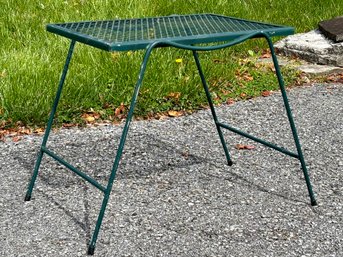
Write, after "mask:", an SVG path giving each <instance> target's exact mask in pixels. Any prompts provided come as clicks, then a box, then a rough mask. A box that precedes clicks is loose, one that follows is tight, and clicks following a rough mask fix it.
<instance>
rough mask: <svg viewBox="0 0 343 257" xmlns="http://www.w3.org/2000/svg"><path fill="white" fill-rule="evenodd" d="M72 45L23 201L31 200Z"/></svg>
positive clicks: (73, 42) (72, 44)
mask: <svg viewBox="0 0 343 257" xmlns="http://www.w3.org/2000/svg"><path fill="white" fill-rule="evenodd" d="M74 47H75V41H74V40H72V41H71V43H70V47H69V51H68V55H67V59H66V62H65V64H64V68H63V71H62V75H61V79H60V82H59V85H58V89H57V92H56V96H55V100H54V103H53V105H52V109H51V112H50V116H49V120H48V124H47V127H46V130H45V134H44V137H43V142H42V145H41V148H40V150H39V153H38V157H37V160H36V164H35V167H34V170H33V174H32V177H31V181H30V183H29V186H28V189H27V192H26V196H25V201H30V200H31V194H32V190H33V187H34V184H35V181H36V179H37V176H38V170H39V166H40V164H41V161H42V158H43V154H44V152H43V151H42V147H45V146H46V143H47V141H48V138H49V134H50V130H51V127H52V123H53V121H54V117H55V113H56V109H57V106H58V102H59V100H60V97H61V93H62V89H63V85H64V81H65V78H66V76H67V72H68V68H69V63H70V60H71V57H72V55H73V51H74Z"/></svg>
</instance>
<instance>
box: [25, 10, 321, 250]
mask: <svg viewBox="0 0 343 257" xmlns="http://www.w3.org/2000/svg"><path fill="white" fill-rule="evenodd" d="M47 30H48V31H49V32H52V33H55V34H57V35H60V36H63V37H66V38H69V39H70V40H71V43H70V47H69V51H68V54H67V58H66V61H65V65H64V68H63V71H62V75H61V79H60V82H59V85H58V89H57V93H56V97H55V100H54V103H53V105H52V110H51V113H50V117H49V120H48V123H47V128H46V130H45V134H44V137H43V141H42V145H41V147H40V150H39V154H38V157H37V160H36V164H35V167H34V171H33V174H32V178H31V180H30V183H29V186H28V189H27V193H26V196H25V201H29V200H30V199H31V195H32V190H33V187H34V184H35V181H36V178H37V175H38V170H39V167H40V164H41V160H42V157H43V155H44V154H47V155H48V156H50V157H52V158H53V159H55V160H56V161H58V162H59V163H61V164H63V165H64V166H66V167H67V168H68V169H70V170H71V171H73V172H74V173H76V174H77V175H79V176H80V177H82V178H83V179H85V180H86V181H88V182H89V183H90V184H92V185H93V186H95V187H96V188H98V189H99V190H100V191H102V192H103V194H104V198H103V201H102V205H101V209H100V212H99V216H98V220H97V223H96V225H95V229H94V232H93V236H92V238H91V240H90V243H89V246H88V254H90V255H92V254H94V250H95V244H96V240H97V237H98V234H99V231H100V227H101V223H102V220H103V217H104V214H105V209H106V206H107V202H108V199H109V196H110V193H111V189H112V185H113V181H114V179H115V176H116V172H117V169H118V166H119V162H120V158H121V156H122V153H123V149H124V145H125V140H126V136H127V133H128V130H129V126H130V122H131V120H132V116H133V111H134V107H135V104H136V101H137V97H138V93H139V90H140V88H141V85H142V81H143V77H144V73H145V70H146V67H147V63H148V59H149V57H150V55H151V52H152V50H153V49H155V48H159V47H175V48H179V49H184V50H189V51H192V52H193V56H194V60H195V63H196V66H197V69H198V72H199V76H200V79H201V82H202V84H203V88H204V90H205V93H206V97H207V100H208V103H209V106H210V111H211V113H212V116H213V119H214V124H215V126H216V129H217V132H218V135H219V139H220V141H221V144H222V146H223V149H224V152H225V156H226V160H227V163H228V165H230V166H231V165H232V161H231V158H230V154H229V151H228V148H227V146H226V142H225V139H224V137H223V134H222V129H228V130H230V131H232V132H234V133H237V134H239V135H242V136H244V137H247V138H249V139H252V140H254V141H256V142H258V143H261V144H263V145H265V146H267V147H271V148H273V149H275V150H277V151H279V152H281V153H284V154H286V155H289V156H291V157H294V158H296V159H298V160H299V161H300V164H301V168H302V171H303V173H304V177H305V181H306V185H307V189H308V193H309V196H310V200H311V205H313V206H314V205H316V204H317V203H316V200H315V196H314V193H313V191H312V186H311V182H310V178H309V175H308V172H307V168H306V164H305V160H304V157H303V153H302V150H301V145H300V142H299V139H298V135H297V131H296V126H295V124H294V120H293V117H292V112H291V108H290V106H289V103H288V99H287V94H286V90H285V87H284V82H283V78H282V75H281V72H280V68H279V65H278V62H277V58H276V56H275V51H274V48H273V44H272V41H271V37H273V36H285V35H290V34H293V33H294V29H293V28H292V27H287V26H280V25H274V24H266V23H261V22H255V21H248V20H243V19H237V18H232V17H226V16H221V15H215V14H192V15H171V16H164V17H153V18H141V19H118V20H106V21H85V22H72V23H60V24H49V25H47ZM251 38H264V39H265V40H266V41H267V43H268V46H269V48H270V51H271V54H272V59H273V63H274V66H275V71H276V77H277V80H278V83H279V86H280V90H281V94H282V98H283V102H284V107H285V109H286V113H287V117H288V121H289V124H290V129H291V131H292V135H293V138H294V143H295V146H296V150H297V152H292V151H289V150H287V149H285V148H283V147H279V146H277V145H276V144H273V143H270V142H267V141H265V140H262V139H260V138H257V137H255V136H253V135H250V134H247V133H245V132H243V131H240V130H238V129H236V128H234V127H232V126H230V125H228V124H226V123H223V122H220V121H219V119H218V117H217V115H216V111H215V107H214V105H213V102H212V99H211V94H210V91H209V89H208V86H207V83H206V79H205V75H204V73H203V71H202V68H201V65H200V60H199V57H198V51H214V50H218V49H223V48H227V47H230V46H233V45H236V44H239V43H242V42H244V41H246V40H248V39H251ZM76 42H80V43H83V44H87V45H90V46H93V47H96V48H99V49H102V50H105V51H131V50H139V49H144V50H145V55H144V58H143V60H142V65H141V67H140V72H139V76H138V80H137V83H136V86H135V89H134V92H133V95H132V99H131V104H130V108H129V112H128V115H127V118H126V122H125V125H124V128H123V131H122V135H121V138H120V142H119V146H118V150H117V153H116V156H115V159H114V163H113V167H112V171H111V174H110V177H109V180H108V183H107V185H106V186H104V185H101V184H100V183H99V182H97V181H96V180H95V179H93V178H92V177H90V176H89V175H87V174H85V173H84V172H82V171H80V170H78V169H77V168H75V167H74V166H73V165H71V164H70V163H68V162H67V161H65V160H63V159H62V158H61V157H59V156H58V154H57V153H54V152H53V151H51V150H49V149H48V148H47V147H46V144H47V141H48V137H49V133H50V130H51V126H52V123H53V120H54V116H55V112H56V109H57V105H58V102H59V100H60V96H61V92H62V88H63V84H64V81H65V78H66V75H67V71H68V67H69V63H70V60H71V57H72V54H73V50H74V46H75V43H76ZM203 43H216V44H210V45H209V44H207V45H206V44H205V45H199V44H203Z"/></svg>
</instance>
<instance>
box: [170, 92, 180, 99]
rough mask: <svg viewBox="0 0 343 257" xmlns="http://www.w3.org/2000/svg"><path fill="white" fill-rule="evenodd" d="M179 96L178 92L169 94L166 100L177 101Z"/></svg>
mask: <svg viewBox="0 0 343 257" xmlns="http://www.w3.org/2000/svg"><path fill="white" fill-rule="evenodd" d="M180 96H181V93H180V92H171V93H169V94H168V95H167V98H168V99H179V98H180Z"/></svg>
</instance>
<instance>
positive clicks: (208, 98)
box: [193, 50, 232, 166]
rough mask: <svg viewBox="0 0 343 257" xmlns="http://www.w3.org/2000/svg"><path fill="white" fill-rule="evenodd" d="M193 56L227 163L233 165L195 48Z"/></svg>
mask: <svg viewBox="0 0 343 257" xmlns="http://www.w3.org/2000/svg"><path fill="white" fill-rule="evenodd" d="M193 56H194V60H195V63H196V65H197V68H198V71H199V75H200V78H201V82H202V85H203V87H204V90H205V93H206V97H207V101H208V104H209V105H210V109H211V113H212V117H213V120H214V123H215V124H216V128H217V132H218V135H219V138H220V142H221V143H222V146H223V148H224V152H225V156H226V160H227V163H228V165H229V166H231V165H232V160H231V158H230V153H229V150H228V149H227V146H226V143H225V139H224V136H223V132H222V130H221V127H220V126H219V121H218V118H217V114H216V111H215V108H214V106H213V102H212V98H211V94H210V91H209V89H208V86H207V82H206V79H205V75H204V73H203V71H202V68H201V64H200V61H199V56H198V53H197V52H196V51H195V50H193Z"/></svg>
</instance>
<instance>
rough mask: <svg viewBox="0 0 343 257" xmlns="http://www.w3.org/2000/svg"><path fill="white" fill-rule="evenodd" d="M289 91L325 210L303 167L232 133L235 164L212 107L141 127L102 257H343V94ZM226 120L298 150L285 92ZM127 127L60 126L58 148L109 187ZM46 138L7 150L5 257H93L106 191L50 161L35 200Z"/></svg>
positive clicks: (2, 151) (1, 168) (120, 177)
mask: <svg viewBox="0 0 343 257" xmlns="http://www.w3.org/2000/svg"><path fill="white" fill-rule="evenodd" d="M288 94H289V99H290V104H291V107H292V109H293V113H294V118H295V122H296V125H297V128H298V133H299V137H300V141H301V144H302V147H303V151H304V156H305V160H306V162H307V165H308V170H309V173H310V177H311V181H312V185H313V189H314V192H315V195H316V197H317V201H318V206H315V207H312V206H311V205H310V199H309V197H308V192H307V189H306V184H305V180H304V177H303V174H302V171H301V168H300V164H299V161H298V160H297V159H295V158H292V157H289V156H286V155H283V154H281V153H279V152H277V151H275V150H273V149H269V148H266V147H264V146H262V145H260V144H257V143H255V142H253V141H250V140H248V139H245V138H242V137H240V136H238V135H235V134H233V133H232V132H230V131H225V132H224V137H225V139H226V141H227V143H228V146H229V149H230V153H231V155H232V159H233V162H234V165H233V166H227V164H226V160H225V156H224V152H223V149H222V146H221V144H220V141H219V137H218V135H217V134H216V130H215V126H214V123H213V120H212V118H211V116H210V112H209V110H201V111H199V112H197V113H194V114H192V115H188V116H184V117H178V118H168V119H164V120H151V121H134V122H133V123H132V124H131V127H130V131H129V136H128V139H127V144H126V147H125V151H124V155H123V159H122V162H121V164H120V166H119V171H118V174H117V179H116V181H115V183H114V186H113V190H112V194H111V198H110V200H109V204H108V206H107V210H106V213H105V218H104V221H103V225H102V228H101V231H100V234H99V238H98V242H97V245H96V249H95V256H118V257H121V256H123V257H124V256H127V257H129V256H132V257H138V256H142V257H143V256H144V257H147V256H163V257H169V256H175V257H176V256H177V257H181V256H185V257H192V256H194V257H195V256H196V257H205V256H206V257H210V256H211V257H212V256H213V257H221V256H223V257H224V256H234V257H235V256H244V257H249V256H256V257H261V256H278V257H282V256H287V257H288V256H297V257H298V256H311V257H314V256H318V257H329V256H330V257H333V256H335V257H336V256H337V257H341V256H343V157H342V156H343V147H342V145H343V133H342V132H343V104H342V99H343V85H342V84H320V85H319V84H316V85H310V86H302V87H298V88H293V89H291V90H289V92H288ZM217 112H218V116H219V118H220V120H221V121H223V122H224V121H225V122H227V123H229V124H231V125H233V126H236V127H238V128H240V129H242V130H244V131H247V132H249V133H251V134H253V135H255V136H259V137H262V138H264V139H266V140H268V141H272V142H276V143H277V144H278V145H280V146H283V147H287V148H288V149H290V150H292V151H295V150H294V149H295V147H294V142H293V138H292V134H291V131H290V128H289V125H288V122H287V118H286V116H285V112H284V109H283V104H282V99H281V96H280V94H279V93H273V94H272V95H271V96H268V97H259V98H255V99H251V100H248V101H242V102H237V103H234V104H232V105H223V106H220V107H218V108H217ZM122 128H123V125H106V126H96V127H88V128H83V129H79V128H71V129H61V130H59V131H55V132H54V133H52V134H51V136H50V139H49V142H48V147H49V148H50V149H52V150H54V151H55V152H58V153H59V154H60V155H61V156H63V158H65V159H66V160H68V161H69V162H70V163H72V164H73V165H74V166H76V167H78V168H80V169H82V170H83V171H85V172H87V173H88V174H90V175H91V176H93V177H94V178H96V179H97V180H98V181H99V182H100V183H102V184H103V185H105V184H106V181H107V178H108V175H109V171H110V169H111V166H112V162H113V159H114V156H115V150H116V148H117V145H118V140H119V137H120V134H121V130H122ZM41 140H42V137H41V136H25V137H23V138H22V140H20V141H19V142H13V141H12V140H11V138H7V139H6V142H0V175H1V179H0V228H1V229H0V256H8V257H12V256H13V257H14V256H15V257H18V256H86V251H87V243H88V241H89V240H90V236H91V234H92V232H93V229H94V225H95V222H96V218H97V215H98V212H99V209H100V205H101V201H102V193H101V192H100V191H98V190H97V189H96V188H94V187H93V186H92V185H90V184H89V183H88V182H85V181H83V180H82V179H80V178H79V177H77V176H75V175H74V174H72V172H70V171H69V170H66V169H65V168H64V167H62V166H60V165H58V164H57V163H56V162H55V161H53V160H52V159H51V158H50V157H48V156H45V157H44V158H43V162H42V166H41V170H40V173H39V177H38V179H37V182H36V186H35V188H34V191H33V195H32V200H31V201H29V202H24V197H25V192H26V188H27V185H28V182H29V179H30V176H31V173H32V170H33V166H34V162H35V158H36V155H37V151H38V148H39V145H40V143H41ZM237 144H242V145H249V146H253V147H254V149H251V150H247V149H243V150H239V149H236V148H235V145H237Z"/></svg>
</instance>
